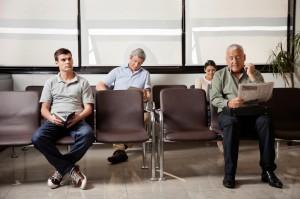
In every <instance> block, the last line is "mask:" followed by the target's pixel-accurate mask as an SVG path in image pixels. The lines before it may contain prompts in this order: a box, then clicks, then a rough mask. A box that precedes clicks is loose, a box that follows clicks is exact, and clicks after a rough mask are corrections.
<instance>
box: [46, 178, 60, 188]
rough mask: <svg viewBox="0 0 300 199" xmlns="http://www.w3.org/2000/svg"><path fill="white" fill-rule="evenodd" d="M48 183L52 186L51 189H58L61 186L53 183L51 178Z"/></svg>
mask: <svg viewBox="0 0 300 199" xmlns="http://www.w3.org/2000/svg"><path fill="white" fill-rule="evenodd" d="M47 184H48V187H50V188H51V189H56V188H58V187H59V186H60V185H56V184H53V183H52V181H51V179H50V178H49V179H48V182H47Z"/></svg>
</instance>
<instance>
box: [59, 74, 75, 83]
mask: <svg viewBox="0 0 300 199" xmlns="http://www.w3.org/2000/svg"><path fill="white" fill-rule="evenodd" d="M73 74H74V77H73V79H71V80H70V81H68V83H73V82H76V81H78V75H77V73H75V72H73ZM57 80H58V82H65V81H64V80H63V79H62V78H61V74H60V72H59V73H58V74H57Z"/></svg>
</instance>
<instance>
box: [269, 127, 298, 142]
mask: <svg viewBox="0 0 300 199" xmlns="http://www.w3.org/2000/svg"><path fill="white" fill-rule="evenodd" d="M275 137H276V138H279V139H284V140H300V131H299V130H281V129H276V130H275Z"/></svg>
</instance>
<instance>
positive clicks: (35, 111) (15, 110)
mask: <svg viewBox="0 0 300 199" xmlns="http://www.w3.org/2000/svg"><path fill="white" fill-rule="evenodd" d="M38 101H39V98H38V95H37V93H35V92H27V91H1V92H0V102H1V108H0V145H6V146H15V145H29V144H31V136H32V134H33V133H34V132H35V131H36V129H37V128H38V127H39V113H40V110H39V105H38Z"/></svg>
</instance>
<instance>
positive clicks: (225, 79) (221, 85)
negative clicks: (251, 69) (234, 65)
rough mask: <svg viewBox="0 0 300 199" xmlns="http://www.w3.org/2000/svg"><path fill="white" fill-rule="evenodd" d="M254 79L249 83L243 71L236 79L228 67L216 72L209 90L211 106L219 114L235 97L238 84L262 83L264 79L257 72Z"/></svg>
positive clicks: (256, 71)
mask: <svg viewBox="0 0 300 199" xmlns="http://www.w3.org/2000/svg"><path fill="white" fill-rule="evenodd" d="M255 79H256V80H255V81H251V80H250V79H249V77H248V75H247V73H246V71H243V74H242V77H241V78H240V79H238V78H236V77H235V76H233V75H232V73H231V72H230V71H229V70H228V67H224V68H222V69H221V70H218V71H217V72H216V73H215V75H214V78H213V80H212V87H211V90H210V101H211V103H212V105H213V106H215V107H217V108H218V112H221V111H222V109H223V108H224V107H226V106H227V103H228V101H229V100H231V99H233V98H236V97H237V94H238V85H239V84H241V83H243V84H245V83H263V82H264V78H263V76H262V75H261V73H260V72H259V71H258V70H255Z"/></svg>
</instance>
